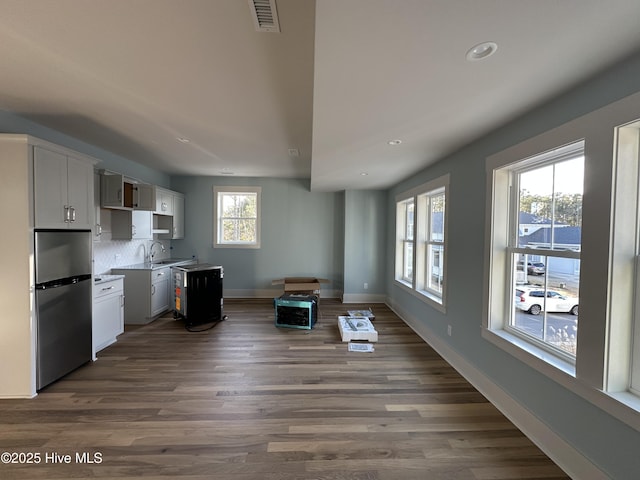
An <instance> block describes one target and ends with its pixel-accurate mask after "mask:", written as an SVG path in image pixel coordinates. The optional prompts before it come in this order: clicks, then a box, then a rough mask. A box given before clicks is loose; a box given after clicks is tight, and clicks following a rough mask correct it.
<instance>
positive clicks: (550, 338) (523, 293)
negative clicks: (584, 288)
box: [510, 254, 580, 355]
mask: <svg viewBox="0 0 640 480" xmlns="http://www.w3.org/2000/svg"><path fill="white" fill-rule="evenodd" d="M513 264H514V265H515V269H514V278H515V289H514V290H515V291H514V299H513V308H512V314H511V321H510V325H511V327H513V328H514V329H516V330H518V331H520V332H522V333H524V334H526V335H530V336H532V337H534V338H537V339H538V340H540V341H542V342H544V343H546V344H548V345H551V346H553V347H555V348H558V349H560V350H563V351H564V352H566V353H569V354H571V355H575V353H576V342H577V337H578V305H579V283H580V260H578V259H574V258H561V257H553V256H535V255H522V254H514V263H513Z"/></svg>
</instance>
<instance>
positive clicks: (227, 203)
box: [221, 194, 257, 218]
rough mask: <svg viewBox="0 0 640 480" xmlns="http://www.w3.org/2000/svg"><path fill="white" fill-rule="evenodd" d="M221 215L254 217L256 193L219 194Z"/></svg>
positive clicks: (255, 212) (255, 213)
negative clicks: (220, 197)
mask: <svg viewBox="0 0 640 480" xmlns="http://www.w3.org/2000/svg"><path fill="white" fill-rule="evenodd" d="M221 196H222V216H223V217H230V218H247V217H248V218H256V215H257V209H256V200H257V195H256V194H221Z"/></svg>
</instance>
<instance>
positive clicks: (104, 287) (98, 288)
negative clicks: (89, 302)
mask: <svg viewBox="0 0 640 480" xmlns="http://www.w3.org/2000/svg"><path fill="white" fill-rule="evenodd" d="M122 293H124V282H123V280H122V278H118V279H114V280H108V281H103V282H100V283H97V284H95V285H94V288H93V298H94V300H97V299H99V298H102V297H104V296H106V295H111V294H119V295H121V294H122Z"/></svg>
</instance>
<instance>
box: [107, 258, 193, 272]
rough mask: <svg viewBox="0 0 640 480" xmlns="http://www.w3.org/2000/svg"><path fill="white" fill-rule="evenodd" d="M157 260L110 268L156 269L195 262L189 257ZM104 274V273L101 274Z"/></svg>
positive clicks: (119, 269) (120, 269)
mask: <svg viewBox="0 0 640 480" xmlns="http://www.w3.org/2000/svg"><path fill="white" fill-rule="evenodd" d="M158 262H163V263H156V262H143V263H134V264H133V265H122V266H118V267H114V268H112V269H111V270H118V271H122V270H156V269H158V268H165V267H175V266H176V265H184V264H186V263H191V262H195V260H193V259H191V258H165V259H162V260H158ZM101 276H104V275H101Z"/></svg>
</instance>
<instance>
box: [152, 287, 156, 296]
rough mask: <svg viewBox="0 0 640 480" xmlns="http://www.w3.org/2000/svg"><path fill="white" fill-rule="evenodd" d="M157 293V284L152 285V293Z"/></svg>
mask: <svg viewBox="0 0 640 480" xmlns="http://www.w3.org/2000/svg"><path fill="white" fill-rule="evenodd" d="M155 294H156V286H155V285H151V295H155Z"/></svg>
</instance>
